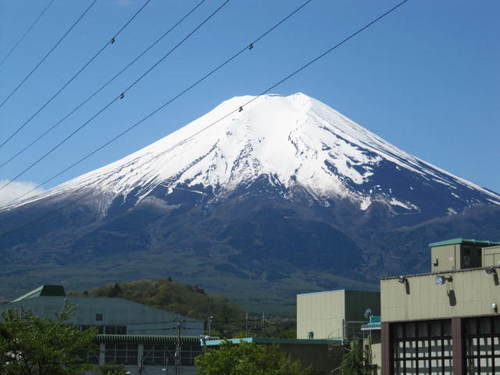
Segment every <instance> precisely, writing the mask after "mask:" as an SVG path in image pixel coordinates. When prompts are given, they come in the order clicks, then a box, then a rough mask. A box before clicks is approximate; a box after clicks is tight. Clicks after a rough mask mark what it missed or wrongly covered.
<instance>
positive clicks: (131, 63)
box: [0, 0, 207, 168]
mask: <svg viewBox="0 0 500 375" xmlns="http://www.w3.org/2000/svg"><path fill="white" fill-rule="evenodd" d="M206 1H207V0H201V1H200V2H199V3H198V4H196V5H195V6H194V7H193V8H191V9H190V10H189V11H188V12H187V13H186V14H185V15H184V16H182V17H181V18H180V19H179V20H178V21H177V22H176V23H175V24H174V25H173V26H171V27H170V28H169V29H168V30H167V31H165V32H164V33H163V34H161V35H160V36H159V37H158V38H157V39H156V40H155V41H154V42H153V43H151V44H150V45H149V46H148V47H147V48H146V49H144V50H143V51H142V52H141V53H139V54H138V55H137V56H136V57H135V58H134V59H132V61H130V62H129V63H128V64H127V65H125V66H124V67H123V68H122V69H121V70H120V71H119V72H118V73H116V74H115V75H114V76H113V77H111V78H110V79H109V80H107V81H106V82H105V83H104V84H103V85H101V86H100V87H99V88H98V89H97V90H95V91H94V92H93V93H92V94H90V95H89V96H88V97H87V98H86V99H85V100H83V101H82V102H80V103H79V104H78V105H77V106H75V107H74V108H73V109H72V110H71V111H69V112H68V113H67V114H66V115H65V116H63V117H62V118H61V119H60V120H58V121H57V122H55V123H54V124H53V125H52V126H51V127H49V128H48V129H47V130H45V131H44V132H43V133H42V134H40V135H39V136H38V137H37V138H35V139H34V140H33V141H32V142H30V143H29V144H28V145H26V146H25V147H23V148H22V149H21V150H19V151H18V152H16V153H15V154H14V155H12V156H11V157H10V158H9V159H7V160H5V161H4V162H2V163H0V168H2V167H4V166H5V165H7V164H8V163H10V162H11V161H12V160H14V159H16V158H17V157H18V156H19V155H21V154H23V153H24V152H25V151H26V150H28V149H30V148H31V147H32V146H33V145H34V144H35V143H37V142H38V141H39V140H41V139H42V138H44V137H45V136H46V135H47V134H49V133H50V132H52V130H54V129H56V128H57V127H58V126H59V125H61V124H62V123H63V122H64V121H66V119H68V118H69V117H71V116H72V115H73V114H74V113H75V112H76V111H78V110H79V109H80V108H82V107H83V106H84V105H85V104H87V103H88V102H89V101H90V100H91V99H93V98H94V97H95V96H96V95H97V94H99V93H100V92H101V91H102V90H104V89H105V88H106V87H107V86H108V85H110V84H111V83H112V82H113V81H114V80H115V79H117V78H118V77H119V76H120V75H122V74H123V73H124V72H125V71H127V70H128V69H129V68H130V67H131V66H132V65H134V64H135V63H136V62H137V61H138V60H139V59H141V58H142V57H143V56H144V55H145V54H146V53H147V52H149V51H150V50H151V49H152V48H153V47H154V46H156V45H157V44H158V43H159V42H160V41H161V40H162V39H164V38H165V37H166V36H167V35H168V34H170V33H171V32H172V31H173V30H174V29H175V28H177V27H178V26H179V25H180V24H181V23H182V22H184V21H185V20H186V19H187V18H188V17H189V16H190V15H191V14H192V13H193V12H194V11H195V10H196V9H198V8H199V7H200V6H201V5H202V4H203V3H205V2H206Z"/></svg>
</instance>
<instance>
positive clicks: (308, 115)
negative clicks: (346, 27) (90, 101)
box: [0, 93, 500, 311]
mask: <svg viewBox="0 0 500 375" xmlns="http://www.w3.org/2000/svg"><path fill="white" fill-rule="evenodd" d="M251 100H253V102H252V103H251V104H249V105H245V103H248V102H249V101H251ZM240 107H242V110H241V111H240V110H239V108H240ZM229 113H230V115H228V114H229ZM33 218H35V221H33ZM23 223H28V224H29V226H26V225H25V226H23ZM0 228H2V230H3V231H4V235H2V240H1V241H0V256H2V259H3V266H2V268H0V295H5V296H9V295H15V294H17V293H18V292H20V291H21V290H22V289H29V288H31V287H32V286H33V285H39V284H44V283H45V284H46V283H61V282H63V283H64V284H65V285H67V286H68V287H70V288H74V289H76V288H78V289H89V288H91V287H94V286H96V285H101V284H104V283H109V282H122V281H130V280H139V279H158V278H165V277H167V276H172V277H174V278H175V279H176V280H179V281H182V282H187V283H190V284H196V285H200V287H203V288H204V289H206V290H207V291H210V292H213V293H222V294H224V295H226V296H228V297H230V298H232V299H233V300H235V301H237V302H239V303H242V304H243V305H245V306H250V308H251V309H253V310H254V311H263V310H262V309H264V310H267V311H270V310H274V311H276V308H277V307H279V309H281V311H283V310H282V309H285V310H286V309H290V307H291V306H292V304H293V302H292V301H293V298H294V295H295V294H296V293H297V292H303V291H312V290H322V289H332V288H338V287H354V288H371V289H376V288H377V282H378V278H379V277H381V276H384V275H397V274H404V273H418V272H422V271H426V270H427V266H428V265H427V261H426V260H427V259H428V257H427V256H426V252H427V251H428V248H427V244H428V243H430V242H434V241H439V240H443V239H446V238H453V237H466V238H481V239H490V240H499V239H500V195H498V194H497V193H495V192H492V191H490V190H488V189H485V188H482V187H480V186H478V185H476V184H474V183H472V182H469V181H467V180H465V179H463V178H460V177H457V176H454V175H453V174H450V173H448V172H446V171H444V170H442V169H440V168H438V167H435V166H433V165H432V164H430V163H427V162H425V161H423V160H421V159H419V158H417V157H415V156H413V155H411V154H408V153H406V152H404V151H402V150H400V149H398V148H397V147H396V146H394V145H392V144H390V143H388V142H386V141H384V140H383V139H382V138H380V137H378V136H377V135H375V134H373V133H371V132H370V131H368V130H367V129H365V128H363V127H361V126H360V125H358V124H356V123H354V122H353V121H351V120H349V119H348V118H346V117H345V116H343V115H341V114H340V113H338V112H336V111H335V110H333V109H331V108H330V107H328V106H327V105H326V104H323V103H321V102H320V101H317V100H315V99H312V98H310V97H308V96H306V95H304V94H300V93H299V94H294V95H290V96H286V97H285V96H279V95H266V96H262V97H258V98H255V97H251V96H244V97H235V98H232V99H230V100H228V101H226V102H223V103H222V104H220V105H219V106H217V107H216V108H214V109H213V110H212V111H210V112H209V113H207V114H206V115H204V116H202V117H200V118H199V119H197V120H195V121H193V122H191V123H190V124H188V125H186V126H185V127H183V128H181V129H179V130H177V131H176V132H174V133H172V134H170V135H168V136H166V137H165V138H162V139H160V140H159V141H157V142H155V143H153V144H151V145H149V146H147V147H145V148H143V149H141V150H139V151H137V152H135V153H132V154H130V155H129V156H126V157H125V158H122V159H120V160H118V161H115V162H113V163H111V164H109V165H107V166H104V167H102V168H99V169H96V170H94V171H91V172H88V173H86V174H84V175H82V176H80V177H77V178H75V179H73V180H71V181H68V182H66V183H64V184H61V185H59V186H57V187H55V188H53V189H51V190H48V191H46V192H44V193H42V194H39V195H37V196H34V197H31V198H29V199H26V200H24V201H22V202H19V203H15V204H13V205H11V206H8V207H4V208H2V209H0ZM61 280H62V281H61ZM264 306H265V308H264Z"/></svg>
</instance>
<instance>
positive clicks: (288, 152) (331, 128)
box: [9, 93, 500, 213]
mask: <svg viewBox="0 0 500 375" xmlns="http://www.w3.org/2000/svg"><path fill="white" fill-rule="evenodd" d="M254 99H255V97H250V96H241V97H235V98H232V99H230V100H228V101H225V102H223V103H222V104H220V105H219V106H217V107H216V108H215V109H213V110H212V111H210V112H209V113H208V114H206V115H204V116H202V117H201V118H199V119H197V120H195V121H193V122H191V123H190V124H188V125H186V126H184V127H183V128H181V129H179V130H177V131H176V132H174V133H172V134H170V135H168V136H166V137H164V138H162V139H160V140H159V141H157V142H155V143H153V144H151V145H149V146H147V147H145V148H143V149H141V150H139V151H137V152H134V153H132V154H130V155H129V156H126V157H125V158H122V159H121V160H118V161H116V162H113V163H111V164H109V165H107V166H105V167H102V168H99V169H97V170H94V171H91V172H89V173H86V174H84V175H82V176H80V177H77V178H76V179H73V180H71V181H69V182H67V183H64V184H62V185H60V186H58V187H56V188H54V189H51V190H50V191H49V192H45V193H42V194H41V195H38V196H35V197H32V198H30V199H28V200H25V201H23V202H21V203H18V204H14V205H13V206H11V207H9V209H13V208H16V207H18V206H19V205H22V204H27V203H30V202H33V201H37V200H41V199H45V198H46V197H51V196H52V197H57V196H60V195H64V194H71V193H73V192H76V191H89V190H90V191H92V192H93V194H94V195H96V194H95V193H100V195H101V200H100V202H99V204H100V205H101V207H102V209H103V210H106V209H107V208H109V206H110V205H111V202H112V201H113V199H115V198H116V197H117V196H122V197H123V198H124V199H126V198H127V196H128V195H129V194H131V193H132V192H133V194H134V195H136V203H138V202H140V201H141V200H142V199H144V198H146V197H147V196H148V195H150V194H151V192H152V191H154V190H155V189H156V188H157V187H159V186H164V187H166V188H167V194H168V192H172V191H173V190H174V189H175V188H176V187H183V186H184V188H188V189H191V190H193V191H198V193H200V194H203V193H204V192H203V190H205V189H207V188H208V187H209V188H210V190H211V191H212V192H213V193H214V195H215V196H216V197H220V196H223V195H224V194H226V195H227V194H228V193H230V192H232V191H234V190H235V189H237V188H238V186H241V185H242V184H248V183H250V182H251V181H254V180H256V179H257V178H259V177H260V176H267V178H268V180H269V183H270V184H273V185H277V186H280V187H282V188H283V189H284V191H287V192H288V194H290V193H291V191H293V189H295V188H297V187H300V188H301V189H300V190H304V191H306V192H308V193H309V194H310V195H311V196H312V197H313V198H314V199H317V200H319V201H322V202H323V204H328V200H329V199H332V198H334V199H349V200H351V201H352V202H355V203H356V204H357V205H358V206H359V208H360V209H361V210H366V209H367V208H368V207H369V206H370V205H371V204H372V203H373V202H383V203H385V204H387V205H388V206H392V207H397V208H398V209H400V210H401V209H402V210H407V211H418V210H419V209H420V207H419V206H418V204H416V202H413V201H412V199H408V196H411V191H412V190H413V189H414V188H415V187H414V186H412V182H411V179H409V180H408V181H406V184H403V185H404V186H399V187H398V189H399V192H395V191H393V190H394V187H393V186H390V185H391V184H390V183H388V182H387V181H384V183H376V182H377V181H378V180H380V179H378V178H377V177H378V176H377V175H378V174H382V173H385V172H386V170H387V169H395V170H396V171H401V173H400V174H408V173H410V174H411V173H413V174H414V176H416V177H417V179H418V178H420V180H421V182H424V183H426V182H428V183H431V184H436V183H437V184H440V185H443V186H444V187H445V188H446V190H447V193H448V198H449V200H450V203H451V204H450V207H448V208H447V209H448V212H450V213H453V212H455V211H456V210H457V209H459V210H460V209H463V207H466V206H470V205H474V204H480V203H487V202H489V203H493V204H498V205H500V195H498V194H496V193H493V192H491V191H489V190H487V189H484V188H482V187H480V186H478V185H476V184H474V183H472V182H469V181H467V180H465V179H462V178H459V177H457V176H454V175H452V174H450V173H448V172H446V171H444V170H442V169H440V168H438V167H435V166H433V165H431V164H429V163H427V162H424V161H422V160H421V159H419V158H417V157H415V156H413V155H411V154H408V153H406V152H404V151H402V150H400V149H398V148H397V147H395V146H394V145H392V144H390V143H388V142H386V141H384V140H383V139H381V138H380V137H378V136H376V135H375V134H373V133H371V132H370V131H368V130H367V129H365V128H363V127H361V126H360V125H358V124H356V123H354V122H353V121H351V120H349V119H348V118H346V117H345V116H343V115H341V114H340V113H338V112H337V111H335V110H333V109H332V108H330V107H328V106H327V105H325V104H323V103H321V102H320V101H318V100H315V99H313V98H310V97H308V96H306V95H304V94H301V93H297V94H294V95H290V96H287V97H283V96H280V95H265V96H262V97H259V98H256V100H255V102H253V103H252V104H251V105H249V106H247V107H245V108H244V110H242V111H240V112H236V113H233V114H232V115H230V116H227V117H225V116H226V115H227V114H228V113H231V112H233V111H234V109H235V108H239V107H240V106H241V107H242V106H243V105H244V104H245V103H247V102H249V101H250V100H254ZM220 119H222V120H221V121H219V120H220ZM214 123H215V125H214V126H211V124H214ZM379 170H380V171H382V172H379ZM391 172H392V173H394V171H391ZM200 186H201V187H202V189H199V190H197V188H196V187H200ZM467 190H470V191H467ZM463 191H465V193H466V195H467V196H466V197H463V196H462V195H463V194H461V193H459V192H463ZM471 191H473V192H475V193H477V194H473V196H470V195H471V194H467V193H470V192H471ZM292 194H293V193H292Z"/></svg>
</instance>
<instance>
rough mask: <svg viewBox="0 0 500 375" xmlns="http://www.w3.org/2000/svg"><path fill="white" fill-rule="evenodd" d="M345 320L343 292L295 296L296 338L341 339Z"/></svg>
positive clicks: (335, 291)
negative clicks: (312, 335) (309, 333)
mask: <svg viewBox="0 0 500 375" xmlns="http://www.w3.org/2000/svg"><path fill="white" fill-rule="evenodd" d="M344 319H345V290H334V291H327V292H318V293H306V294H298V295H297V338H298V339H307V338H308V332H314V338H315V339H329V338H339V337H342V333H343V320H344Z"/></svg>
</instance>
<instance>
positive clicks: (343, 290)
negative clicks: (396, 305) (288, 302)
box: [297, 288, 380, 296]
mask: <svg viewBox="0 0 500 375" xmlns="http://www.w3.org/2000/svg"><path fill="white" fill-rule="evenodd" d="M333 292H360V293H365V292H369V293H380V290H379V289H378V288H376V289H352V288H338V289H331V290H320V291H317V292H304V293H297V295H298V296H302V295H307V294H321V293H333Z"/></svg>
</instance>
